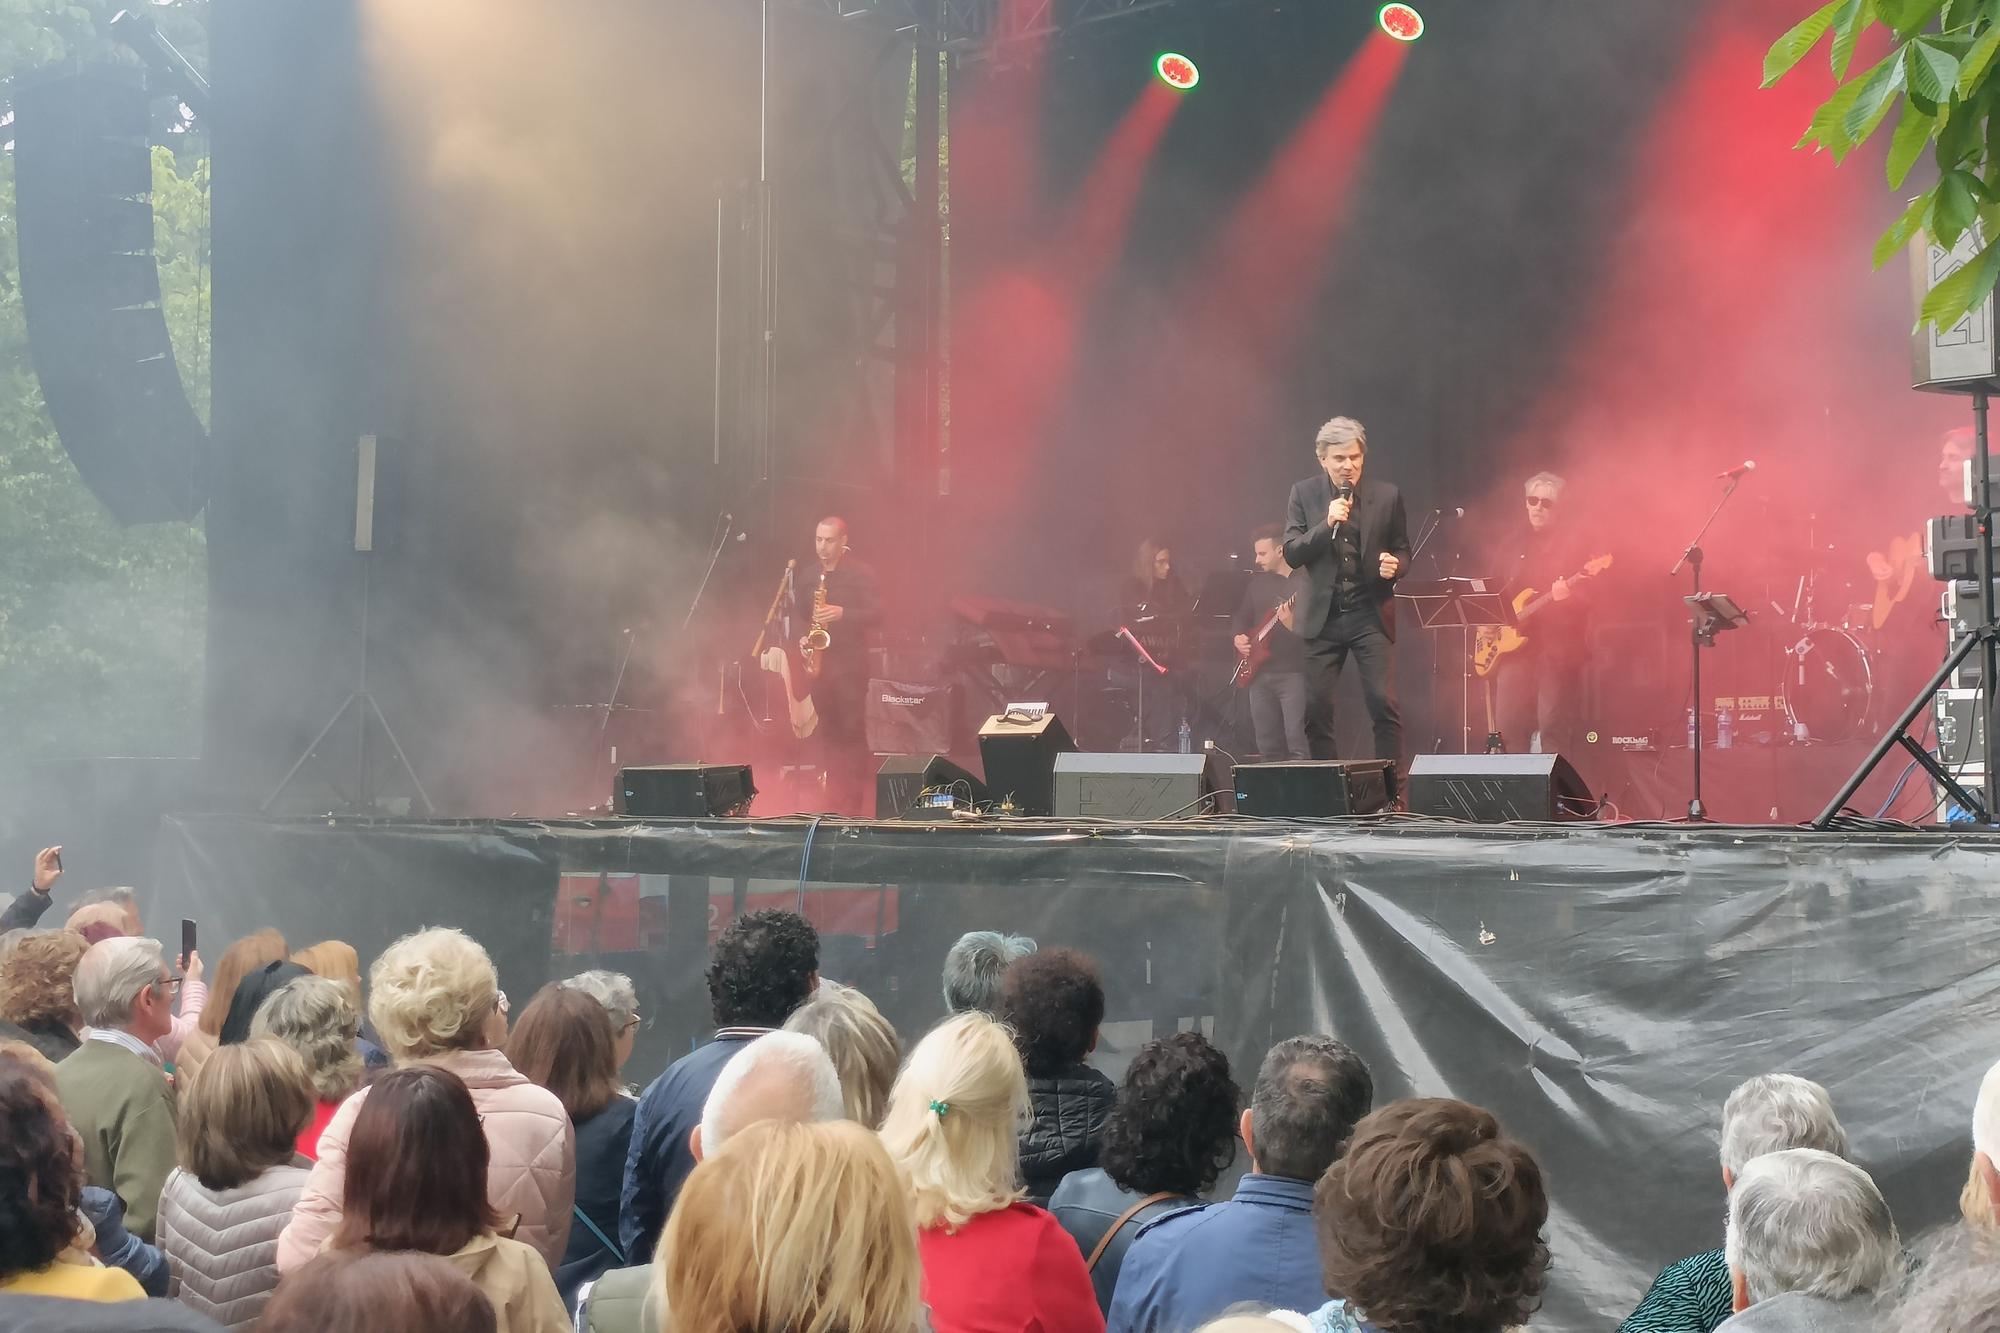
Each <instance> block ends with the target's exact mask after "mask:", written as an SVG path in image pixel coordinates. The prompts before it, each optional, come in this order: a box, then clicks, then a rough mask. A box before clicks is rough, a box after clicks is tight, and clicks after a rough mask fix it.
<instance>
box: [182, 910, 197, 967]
mask: <svg viewBox="0 0 2000 1333" xmlns="http://www.w3.org/2000/svg"><path fill="white" fill-rule="evenodd" d="M192 957H194V922H192V921H190V920H188V919H187V918H186V917H182V918H181V971H183V972H185V971H187V965H188V959H190V958H192Z"/></svg>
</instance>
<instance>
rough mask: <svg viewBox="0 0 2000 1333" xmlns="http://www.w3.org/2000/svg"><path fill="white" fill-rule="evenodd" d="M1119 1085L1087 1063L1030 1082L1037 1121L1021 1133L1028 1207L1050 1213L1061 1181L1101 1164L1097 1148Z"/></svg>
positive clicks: (1031, 1121)
mask: <svg viewBox="0 0 2000 1333" xmlns="http://www.w3.org/2000/svg"><path fill="white" fill-rule="evenodd" d="M1117 1094H1118V1085H1117V1084H1115V1083H1113V1082H1112V1081H1111V1080H1110V1079H1108V1078H1106V1077H1105V1076H1104V1075H1102V1074H1100V1073H1098V1072H1097V1071H1096V1070H1095V1069H1092V1068H1091V1067H1090V1066H1089V1065H1087V1064H1080V1063H1079V1064H1074V1065H1071V1066H1070V1067H1069V1068H1068V1069H1065V1070H1063V1071H1062V1072H1061V1073H1060V1074H1057V1075H1054V1076H1053V1077H1049V1078H1031V1079H1029V1080H1028V1100H1029V1101H1030V1102H1031V1103H1032V1104H1033V1106H1034V1118H1033V1119H1032V1120H1030V1121H1029V1122H1028V1127H1027V1128H1026V1129H1024V1130H1022V1131H1021V1183H1022V1184H1023V1185H1025V1186H1026V1187H1027V1190H1028V1202H1029V1203H1032V1204H1034V1205H1036V1206H1037V1207H1041V1208H1046V1207H1048V1203H1049V1196H1050V1195H1051V1194H1054V1193H1055V1192H1056V1186H1057V1185H1058V1184H1060V1183H1061V1181H1062V1178H1063V1177H1064V1176H1066V1175H1068V1174H1069V1173H1070V1172H1072V1171H1081V1170H1083V1169H1084V1168H1085V1167H1088V1166H1096V1165H1097V1145H1098V1142H1099V1140H1100V1139H1102V1138H1103V1137H1104V1121H1105V1118H1106V1117H1108V1116H1109V1115H1110V1114H1111V1101H1112V1098H1114V1097H1115V1096H1117Z"/></svg>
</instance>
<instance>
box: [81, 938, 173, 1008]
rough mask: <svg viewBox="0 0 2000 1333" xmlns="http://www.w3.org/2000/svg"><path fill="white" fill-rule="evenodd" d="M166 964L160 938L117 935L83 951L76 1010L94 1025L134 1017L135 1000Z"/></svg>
mask: <svg viewBox="0 0 2000 1333" xmlns="http://www.w3.org/2000/svg"><path fill="white" fill-rule="evenodd" d="M164 968H165V963H164V961H163V952H162V950H161V948H160V942H159V941H158V940H149V939H145V938H143V937H140V936H137V935H117V936H113V937H112V938H111V939H108V940H99V941H98V942H97V943H95V944H93V945H91V946H90V947H89V948H88V949H85V950H84V951H83V958H82V960H81V961H79V962H78V963H77V965H76V980H75V982H74V985H75V988H76V1011H77V1012H78V1013H79V1014H81V1015H82V1016H83V1021H84V1022H86V1023H88V1024H90V1026H92V1027H94V1028H115V1027H122V1026H124V1025H125V1024H126V1023H129V1022H130V1021H131V1020H132V1001H134V1000H136V999H138V998H139V992H140V991H142V990H144V989H146V987H148V986H151V985H153V984H154V983H156V982H157V981H159V979H160V973H161V971H162V970H164Z"/></svg>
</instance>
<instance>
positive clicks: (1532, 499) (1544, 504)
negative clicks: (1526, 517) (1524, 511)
mask: <svg viewBox="0 0 2000 1333" xmlns="http://www.w3.org/2000/svg"><path fill="white" fill-rule="evenodd" d="M1555 507H1556V502H1555V501H1554V500H1544V499H1543V498H1542V497H1541V496H1539V495H1531V496H1529V497H1528V508H1530V509H1554V508H1555Z"/></svg>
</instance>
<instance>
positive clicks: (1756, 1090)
mask: <svg viewBox="0 0 2000 1333" xmlns="http://www.w3.org/2000/svg"><path fill="white" fill-rule="evenodd" d="M1786 1148H1818V1149H1819V1150H1820V1151H1822V1152H1830V1153H1832V1154H1833V1155H1834V1156H1836V1157H1845V1156H1847V1131H1846V1130H1844V1129H1842V1128H1841V1127H1840V1119H1839V1117H1838V1116H1836V1115H1834V1113H1833V1099H1832V1098H1830V1097H1828V1096H1827V1095H1826V1089H1825V1088H1822V1087H1821V1086H1820V1085H1819V1084H1817V1083H1815V1082H1813V1081H1812V1080H1811V1079H1807V1078H1800V1077H1799V1076H1798V1075H1796V1074H1759V1075H1758V1076H1757V1077H1756V1078H1753V1079H1751V1080H1750V1081H1749V1082H1747V1083H1744V1084H1743V1085H1742V1086H1741V1087H1739V1088H1737V1089H1736V1091H1734V1092H1732V1093H1730V1094H1729V1100H1728V1101H1726V1102H1724V1103H1723V1104H1722V1169H1723V1170H1725V1171H1727V1172H1728V1173H1729V1174H1730V1176H1731V1177H1737V1176H1741V1175H1742V1174H1743V1168H1744V1166H1745V1165H1747V1164H1748V1163H1749V1162H1750V1161H1751V1160H1752V1159H1753V1158H1757V1157H1762V1156H1763V1155H1764V1154H1765V1153H1773V1152H1782V1151H1783V1150H1785V1149H1786Z"/></svg>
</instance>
